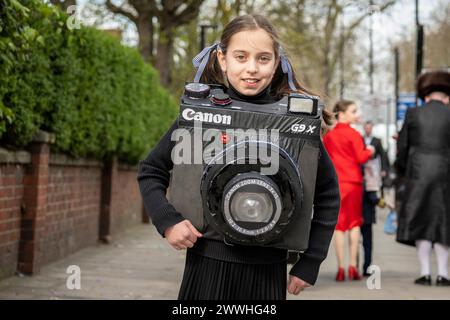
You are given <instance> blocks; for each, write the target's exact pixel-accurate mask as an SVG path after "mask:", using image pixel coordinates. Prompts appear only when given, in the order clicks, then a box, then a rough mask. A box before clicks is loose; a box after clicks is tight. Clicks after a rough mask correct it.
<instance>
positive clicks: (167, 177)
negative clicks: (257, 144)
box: [138, 47, 339, 299]
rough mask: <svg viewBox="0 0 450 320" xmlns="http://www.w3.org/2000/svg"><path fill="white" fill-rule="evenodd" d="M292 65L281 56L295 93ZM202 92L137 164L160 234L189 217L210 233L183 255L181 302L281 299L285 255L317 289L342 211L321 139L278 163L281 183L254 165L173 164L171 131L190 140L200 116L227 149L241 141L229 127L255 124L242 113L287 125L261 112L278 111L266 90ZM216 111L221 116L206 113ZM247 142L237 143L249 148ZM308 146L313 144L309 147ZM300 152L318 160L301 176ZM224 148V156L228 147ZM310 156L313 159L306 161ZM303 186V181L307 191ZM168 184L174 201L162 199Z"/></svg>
mask: <svg viewBox="0 0 450 320" xmlns="http://www.w3.org/2000/svg"><path fill="white" fill-rule="evenodd" d="M213 49H214V47H209V48H206V49H205V50H203V51H202V52H201V53H200V54H199V55H198V56H197V57H196V58H195V59H194V61H195V65H196V66H198V67H199V72H198V73H197V76H196V78H195V81H196V82H197V81H198V80H199V79H200V76H199V74H200V75H201V72H202V70H203V68H204V67H205V65H206V63H207V58H206V59H205V57H209V53H210V51H211V50H213ZM286 61H287V59H286V60H283V59H282V62H281V63H282V68H283V70H284V71H285V72H286V73H288V75H289V82H290V83H291V86H293V81H292V73H291V72H290V71H289V70H290V65H289V63H286ZM195 88H197V89H199V90H194V89H195ZM202 88H204V87H202V86H201V85H200V84H199V85H198V86H197V85H194V86H191V87H189V85H188V86H187V87H186V90H185V95H184V96H183V98H182V105H181V112H180V116H179V118H178V119H177V120H176V121H175V122H174V124H173V125H172V127H171V128H170V129H169V131H168V132H167V133H166V134H165V135H164V137H163V138H162V139H161V140H160V142H159V143H158V145H157V146H156V147H155V148H154V149H153V150H152V151H151V152H150V154H149V155H148V156H147V158H146V159H145V160H143V161H141V163H140V166H139V175H138V181H139V185H140V189H141V193H142V195H143V199H144V205H145V207H146V210H147V212H148V213H149V215H150V217H151V219H152V222H153V224H154V225H155V226H156V228H157V230H158V232H159V233H160V234H161V235H163V236H164V231H165V230H166V229H167V228H168V227H170V226H173V225H175V224H177V223H179V222H181V221H183V220H184V219H185V218H188V220H190V221H191V222H192V223H193V224H194V226H196V228H197V229H198V230H199V231H200V232H202V233H203V235H204V236H203V237H202V238H198V239H197V242H196V243H195V244H194V247H193V248H190V249H188V250H187V257H186V266H185V271H184V276H183V281H182V284H181V289H180V293H179V299H285V298H286V259H287V251H288V249H291V250H293V249H297V251H301V253H300V259H299V261H298V262H297V263H296V264H295V265H294V266H293V268H292V269H291V271H290V273H291V274H292V275H294V276H297V277H299V278H301V279H302V280H304V281H306V282H308V283H309V284H311V285H313V284H314V283H315V282H316V279H317V276H318V272H319V267H320V264H321V262H322V261H323V260H324V259H325V258H326V255H327V252H328V247H329V243H330V240H331V237H332V235H333V231H334V227H335V224H336V221H337V213H338V210H339V189H338V185H337V177H336V174H335V171H334V167H333V164H332V163H331V160H330V158H329V157H328V154H327V152H326V151H325V149H324V147H323V144H322V142H321V141H320V137H316V138H311V141H308V142H306V141H304V142H303V143H302V144H301V145H300V148H299V150H297V157H295V156H294V157H292V155H287V156H286V157H285V159H284V160H282V161H281V162H280V170H279V171H280V172H279V175H278V176H277V175H272V176H270V175H268V176H267V177H266V176H264V175H259V174H257V168H258V167H259V168H260V167H261V163H259V162H258V161H256V162H255V163H252V164H248V163H247V164H243V165H240V164H237V163H236V164H230V165H220V164H218V165H216V164H215V163H213V164H212V165H210V166H208V163H207V162H206V161H205V162H202V163H201V164H194V165H192V167H187V166H183V165H181V166H180V165H179V164H175V165H174V162H173V158H172V157H171V154H172V151H173V150H174V148H176V141H172V140H171V136H172V133H173V132H174V131H175V130H176V129H179V128H187V129H188V130H191V133H192V132H193V131H194V130H195V129H192V127H193V125H192V124H193V123H194V122H193V121H192V120H193V119H194V118H195V119H197V120H198V119H205V118H204V117H205V116H209V119H210V120H211V119H213V120H217V121H209V122H213V123H203V125H204V126H206V127H208V126H209V127H211V128H215V129H217V130H218V131H219V132H220V131H222V130H223V132H224V134H223V135H222V136H221V143H222V144H224V145H227V144H228V143H230V144H233V143H235V141H234V140H233V138H234V137H233V136H231V137H229V136H228V135H227V133H226V131H225V130H224V128H225V127H226V126H227V125H230V124H231V123H232V122H231V120H233V123H235V122H239V121H240V123H241V124H242V123H244V122H245V121H244V119H251V118H252V117H251V116H250V117H248V116H246V115H244V116H240V114H237V113H236V112H241V113H242V114H244V113H245V112H250V113H251V115H253V120H248V123H247V124H248V126H249V128H251V127H252V126H254V125H255V123H257V122H258V123H260V121H258V119H259V118H260V120H261V119H263V118H264V117H265V116H267V117H269V116H272V117H278V118H280V119H282V118H283V112H279V114H278V115H274V114H273V113H277V111H270V112H267V110H266V111H264V108H269V106H272V107H274V106H276V104H277V101H276V99H275V98H274V97H272V96H271V95H270V86H269V87H267V88H265V89H264V90H263V91H262V92H261V93H259V94H258V95H256V96H244V95H242V94H240V93H239V92H237V91H236V90H235V89H234V88H233V87H232V86H229V87H228V88H215V87H214V85H212V86H210V88H209V89H210V91H208V92H207V93H201V92H200V91H201V90H202ZM190 89H192V92H189V90H190ZM196 94H199V96H196ZM196 99H199V100H198V101H196ZM202 99H206V100H202ZM208 101H211V102H208ZM255 105H258V108H261V109H260V112H259V113H258V112H257V111H255V110H253V109H252V106H253V107H254V106H255ZM315 107H316V108H317V106H315ZM274 108H275V107H274ZM280 108H282V107H280ZM233 109H237V110H233ZM210 110H215V111H216V112H215V113H213V112H210V113H208V112H209V111H210ZM274 110H275V109H274ZM225 111H227V112H225ZM219 116H220V117H219ZM228 116H230V118H227V117H228ZM258 117H259V118H258ZM228 120H229V121H228ZM272 120H273V119H272ZM284 120H285V121H288V120H289V119H284ZM252 121H255V122H254V123H252ZM280 121H281V120H280ZM305 121H306V120H305ZM314 121H315V120H314ZM319 121H320V118H319ZM205 122H208V121H205ZM267 123H273V121H272V122H270V121H268V122H267ZM311 123H312V122H311ZM222 125H224V126H223V127H221V126H222ZM310 126H311V128H312V127H313V125H312V124H310ZM291 127H292V126H290V128H291ZM295 128H298V127H295ZM318 129H320V124H319V128H318ZM302 130H303V129H302ZM316 130H317V128H316ZM280 139H281V140H282V139H285V138H283V137H281V138H280ZM229 140H231V141H229ZM251 140H252V139H251V138H250V139H247V140H245V141H243V142H242V143H241V144H239V143H237V144H235V145H242V146H244V147H243V148H244V149H246V148H248V147H249V143H250V144H251ZM264 142H265V143H266V145H265V146H266V147H267V148H269V149H271V148H273V144H271V140H270V139H268V140H264ZM294 142H295V141H294V140H293V141H292V143H294ZM288 145H289V143H288ZM305 145H306V146H307V147H305ZM308 146H314V147H310V149H308ZM203 147H205V145H204V144H203ZM291 147H292V146H291ZM302 148H305V149H304V150H303V149H302ZM288 149H289V148H288ZM294 149H295V148H294ZM300 149H301V150H303V151H304V153H303V155H304V160H307V161H310V162H314V163H311V167H310V172H306V173H303V172H300V173H299V172H298V171H296V170H298V162H292V158H295V161H298V160H299V159H300V158H301V157H299V154H300V153H301V152H300V151H301V150H300ZM224 150H227V149H226V146H225V148H224ZM271 150H272V149H271ZM247 151H248V150H247ZM272 151H273V150H272ZM225 153H226V152H225ZM291 153H292V150H291ZM308 154H312V155H313V156H311V155H310V156H309V158H308ZM314 155H315V157H314ZM215 156H217V154H215ZM286 159H287V160H286ZM255 160H257V159H255ZM302 160H303V159H302ZM283 161H284V164H283ZM289 161H291V162H290V163H291V164H292V163H294V164H297V165H295V166H293V168H294V169H292V168H290V167H289V164H286V163H288V162H289ZM302 165H303V164H302ZM195 166H197V167H195ZM246 166H247V167H246ZM307 168H308V167H307V166H306V167H304V168H302V169H307ZM311 168H312V169H311ZM190 170H191V171H190ZM171 171H172V177H171V174H170V172H171ZM305 171H306V170H305ZM303 175H305V177H308V176H309V177H310V179H309V180H308V178H305V177H303ZM296 176H298V177H300V176H301V179H302V180H301V181H299V182H298V183H292V181H295V177H296ZM305 179H306V180H305ZM311 181H313V182H314V183H310V182H311ZM302 182H304V183H305V182H307V183H305V185H302ZM169 184H170V188H171V190H170V192H169V193H170V195H169V198H170V201H168V200H167V198H166V190H167V188H168V187H169ZM306 184H307V185H306ZM296 190H301V191H302V192H296ZM312 204H314V207H312ZM295 205H297V206H295ZM295 208H296V209H295ZM299 212H300V213H299ZM306 214H307V218H306ZM297 216H299V217H300V218H299V217H297ZM283 219H284V220H283ZM302 219H303V220H302ZM299 221H301V223H299ZM296 223H297V224H296ZM295 224H296V225H297V229H298V227H299V226H300V225H302V226H303V227H300V230H299V231H300V232H299V233H298V234H297V236H296V235H295V232H293V231H292V230H291V229H292V227H291V229H289V225H291V226H292V225H295Z"/></svg>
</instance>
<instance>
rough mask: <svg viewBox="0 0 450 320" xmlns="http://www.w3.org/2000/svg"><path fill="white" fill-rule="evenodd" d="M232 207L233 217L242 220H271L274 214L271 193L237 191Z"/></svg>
mask: <svg viewBox="0 0 450 320" xmlns="http://www.w3.org/2000/svg"><path fill="white" fill-rule="evenodd" d="M230 209H231V210H230V211H231V215H232V216H233V218H234V219H235V220H236V221H242V222H269V221H270V218H271V217H272V214H273V205H272V200H271V197H270V195H269V194H268V193H261V192H239V191H238V192H236V193H235V195H234V196H233V198H232V200H231V208H230Z"/></svg>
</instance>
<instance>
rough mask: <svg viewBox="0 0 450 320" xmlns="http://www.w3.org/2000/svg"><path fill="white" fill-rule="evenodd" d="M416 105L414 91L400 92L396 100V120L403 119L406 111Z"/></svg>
mask: <svg viewBox="0 0 450 320" xmlns="http://www.w3.org/2000/svg"><path fill="white" fill-rule="evenodd" d="M415 106H416V94H415V93H400V95H399V97H398V101H397V121H401V122H403V121H404V120H405V116H406V111H408V109H409V108H414V107H415Z"/></svg>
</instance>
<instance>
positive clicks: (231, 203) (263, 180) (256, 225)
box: [223, 172, 283, 236]
mask: <svg viewBox="0 0 450 320" xmlns="http://www.w3.org/2000/svg"><path fill="white" fill-rule="evenodd" d="M282 209H283V205H282V203H281V195H280V192H279V190H278V187H277V185H276V184H275V182H273V181H272V180H271V179H270V178H268V177H266V176H262V175H261V174H259V173H257V172H248V173H242V174H238V175H237V176H235V177H234V178H233V179H231V180H230V181H229V182H228V183H227V185H226V187H225V192H224V196H223V212H224V217H225V221H226V222H227V223H228V225H229V226H230V227H231V228H233V229H234V230H236V231H238V232H240V233H242V234H247V235H253V236H256V235H258V234H264V233H267V232H269V231H270V230H272V229H273V227H274V226H275V225H276V224H277V222H278V220H279V219H280V215H281V211H282Z"/></svg>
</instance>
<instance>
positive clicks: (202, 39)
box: [200, 24, 217, 50]
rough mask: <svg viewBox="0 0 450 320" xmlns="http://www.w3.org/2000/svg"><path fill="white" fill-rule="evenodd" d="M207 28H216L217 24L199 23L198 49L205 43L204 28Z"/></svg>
mask: <svg viewBox="0 0 450 320" xmlns="http://www.w3.org/2000/svg"><path fill="white" fill-rule="evenodd" d="M207 28H211V29H216V28H217V25H215V24H212V25H210V24H202V25H200V50H202V49H203V48H204V47H205V45H206V29H207Z"/></svg>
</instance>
